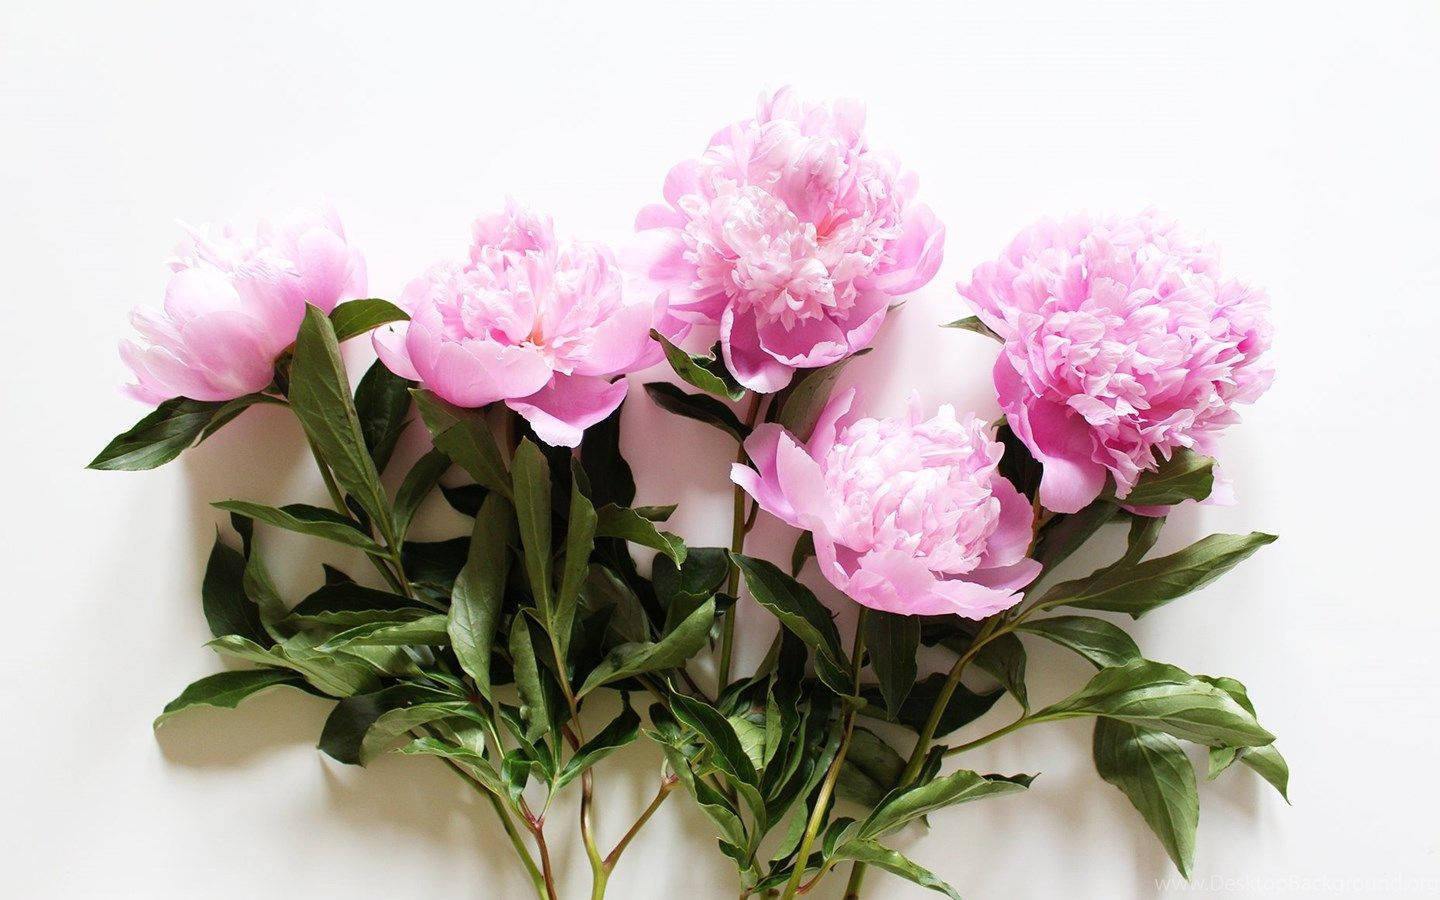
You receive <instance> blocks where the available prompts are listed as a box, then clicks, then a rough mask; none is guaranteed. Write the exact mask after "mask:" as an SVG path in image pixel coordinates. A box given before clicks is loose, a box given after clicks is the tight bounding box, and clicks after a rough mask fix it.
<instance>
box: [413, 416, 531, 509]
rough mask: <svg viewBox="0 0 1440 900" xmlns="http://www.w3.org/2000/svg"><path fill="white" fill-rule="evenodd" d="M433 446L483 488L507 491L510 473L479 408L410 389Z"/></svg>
mask: <svg viewBox="0 0 1440 900" xmlns="http://www.w3.org/2000/svg"><path fill="white" fill-rule="evenodd" d="M411 395H412V396H413V397H414V398H415V406H416V408H418V409H419V410H420V417H421V418H422V419H423V420H424V421H425V427H426V428H428V429H429V430H430V437H431V439H432V440H433V441H434V442H435V447H436V449H438V450H439V451H440V452H442V453H444V454H445V455H446V456H448V457H450V458H451V459H452V460H454V461H455V464H456V465H457V466H459V467H460V468H462V469H464V470H465V471H466V472H468V473H469V474H470V477H471V478H473V479H475V481H476V482H478V483H479V484H480V485H481V486H482V487H484V488H485V489H486V490H490V491H499V492H500V493H501V494H503V495H504V496H505V497H506V498H509V497H510V496H511V493H510V473H509V471H508V470H506V468H505V460H504V459H503V458H502V457H501V456H500V448H499V446H498V445H496V443H495V436H494V435H493V434H491V433H490V428H489V427H488V426H487V425H486V424H485V417H484V414H483V412H482V411H481V410H476V409H460V408H459V407H456V406H451V405H450V404H449V403H446V402H445V401H444V400H441V399H440V398H439V397H437V396H435V395H434V394H432V393H430V392H429V391H421V390H415V391H411Z"/></svg>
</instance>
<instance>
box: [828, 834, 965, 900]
mask: <svg viewBox="0 0 1440 900" xmlns="http://www.w3.org/2000/svg"><path fill="white" fill-rule="evenodd" d="M835 858H836V859H853V860H855V861H856V862H862V863H865V864H866V865H868V866H874V867H875V868H877V869H884V870H885V871H887V872H890V873H891V874H894V875H899V876H900V877H901V878H904V879H905V880H906V881H910V882H914V883H915V884H918V885H920V886H921V887H925V888H929V889H930V890H932V891H938V892H939V893H942V894H944V895H945V896H947V897H950V898H952V900H961V898H960V895H959V894H958V893H956V891H955V889H954V888H952V887H951V886H950V885H948V884H946V883H945V882H944V881H942V880H941V879H940V878H939V877H937V876H936V875H935V873H933V872H931V871H929V870H928V869H923V868H921V867H920V866H918V865H916V864H915V863H913V862H911V861H910V860H909V859H907V858H906V857H905V855H904V854H903V853H901V852H899V851H898V850H891V849H889V848H887V847H882V846H881V845H880V844H878V843H876V842H875V841H847V842H845V843H843V844H841V845H840V846H839V847H836V848H835Z"/></svg>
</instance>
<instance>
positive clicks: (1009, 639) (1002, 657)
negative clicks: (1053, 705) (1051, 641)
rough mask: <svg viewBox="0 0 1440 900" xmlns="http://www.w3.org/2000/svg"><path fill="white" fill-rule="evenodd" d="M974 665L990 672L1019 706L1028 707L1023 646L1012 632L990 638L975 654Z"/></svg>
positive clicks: (1028, 699)
mask: <svg viewBox="0 0 1440 900" xmlns="http://www.w3.org/2000/svg"><path fill="white" fill-rule="evenodd" d="M975 665H976V666H979V667H980V669H981V670H983V671H985V672H987V673H989V674H990V676H991V677H993V678H994V679H995V680H996V681H998V682H1000V686H1001V687H1003V688H1004V689H1005V690H1007V691H1009V692H1010V695H1011V696H1012V697H1014V698H1015V702H1017V703H1019V704H1020V706H1021V708H1023V709H1025V710H1029V709H1030V696H1029V693H1028V692H1027V691H1026V690H1025V646H1024V645H1023V644H1021V643H1020V639H1019V638H1017V637H1016V636H1015V635H1013V634H1002V635H1000V636H999V637H995V638H991V639H990V640H988V641H986V642H985V643H984V644H983V645H982V646H981V647H980V652H979V653H977V654H975Z"/></svg>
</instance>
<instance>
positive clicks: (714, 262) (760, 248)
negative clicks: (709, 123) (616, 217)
mask: <svg viewBox="0 0 1440 900" xmlns="http://www.w3.org/2000/svg"><path fill="white" fill-rule="evenodd" d="M864 125H865V112H864V109H863V108H862V107H861V106H860V105H859V104H858V103H855V102H853V101H836V102H834V103H832V104H830V105H814V104H807V103H802V102H801V101H800V100H799V99H797V98H796V96H795V95H794V94H793V93H792V92H791V91H790V90H789V89H782V90H780V91H778V92H776V93H775V94H774V95H773V96H762V97H761V99H760V103H759V108H758V110H757V112H756V115H755V118H754V119H753V120H747V121H743V122H740V123H737V124H735V125H732V126H731V127H729V128H726V129H724V130H722V131H721V132H720V133H718V134H717V135H715V137H713V138H712V139H711V140H710V146H709V147H708V148H707V149H706V151H705V153H704V154H703V155H702V156H700V157H699V158H698V159H690V160H686V161H685V162H682V163H680V164H679V165H677V166H676V167H675V168H674V169H672V170H671V171H670V174H669V176H667V177H666V179H665V191H664V193H665V203H664V204H655V205H651V206H648V207H646V208H645V209H643V210H641V211H640V214H639V216H638V217H637V218H636V222H635V227H636V230H637V231H638V232H639V235H638V238H637V241H636V243H635V245H634V246H633V247H631V248H629V252H628V255H627V264H629V265H630V266H631V267H632V268H633V269H634V270H635V271H636V272H637V273H638V274H640V275H641V276H643V277H644V278H646V279H648V280H649V281H650V282H651V283H652V284H654V285H655V286H656V287H657V288H659V289H661V290H664V291H667V292H668V294H669V305H670V310H671V312H672V313H673V314H674V315H676V316H678V317H680V318H682V319H685V320H686V321H690V322H707V323H717V324H718V325H719V326H720V340H721V347H722V349H723V352H724V354H725V361H726V364H727V365H728V366H729V367H730V370H731V371H732V372H733V373H734V374H735V377H736V378H737V379H738V380H739V381H740V383H741V384H743V385H745V386H746V387H748V388H751V389H752V390H756V391H762V392H770V391H776V390H779V389H780V388H782V387H784V386H785V385H786V384H787V383H789V381H790V378H791V377H792V376H793V374H794V372H795V370H796V369H797V368H815V367H818V366H824V365H827V364H829V363H833V362H835V361H836V360H839V359H842V358H844V357H846V356H848V355H850V354H851V353H854V352H856V351H857V350H861V349H863V348H864V347H865V346H866V345H868V344H869V343H870V341H871V339H872V338H873V337H874V336H875V332H876V331H877V330H878V329H879V328H880V325H881V323H882V322H883V321H884V319H885V313H886V310H887V309H888V307H889V305H890V303H891V302H892V300H893V298H895V297H897V296H899V295H901V294H906V293H909V292H910V291H913V290H915V289H917V288H919V287H920V286H922V285H924V284H925V283H926V282H928V281H929V280H930V279H931V278H933V277H934V275H935V271H936V270H937V269H938V268H939V266H940V258H941V251H942V247H943V244H944V237H945V229H944V228H943V227H942V226H941V225H940V223H939V222H937V221H936V220H935V216H934V215H933V214H932V213H931V212H930V209H929V207H927V206H924V205H923V204H918V203H915V202H914V197H915V191H916V185H917V180H916V178H915V176H914V175H913V174H912V173H909V172H906V171H903V170H902V169H901V168H900V165H899V163H898V161H896V160H895V159H894V158H893V157H891V156H890V155H888V154H883V153H880V152H877V151H875V150H872V149H870V147H869V144H868V142H867V141H866V139H865V134H864Z"/></svg>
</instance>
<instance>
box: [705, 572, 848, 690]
mask: <svg viewBox="0 0 1440 900" xmlns="http://www.w3.org/2000/svg"><path fill="white" fill-rule="evenodd" d="M731 559H733V560H734V561H735V564H736V565H737V566H739V567H740V572H741V573H742V574H743V575H744V576H745V585H746V586H747V587H748V588H749V589H750V595H751V596H752V597H754V598H755V602H756V603H759V604H760V605H761V606H763V607H765V608H766V609H768V610H770V612H772V613H774V615H775V617H776V618H777V619H779V620H780V624H782V625H784V626H785V627H786V628H787V629H789V630H790V631H791V632H792V633H794V635H795V636H796V637H798V638H800V640H802V641H804V642H805V644H806V645H807V646H809V647H810V648H811V649H812V650H814V651H815V670H816V673H817V674H818V675H819V676H820V680H821V681H824V682H825V684H826V686H828V687H829V688H830V689H831V690H832V691H835V692H836V693H838V694H841V695H849V694H850V692H851V690H852V685H851V683H850V676H849V674H848V672H849V669H850V661H849V659H848V658H847V657H846V654H845V651H844V650H842V649H840V632H839V631H838V630H837V629H836V628H835V623H834V621H832V620H831V618H830V611H829V610H828V609H826V608H825V606H824V604H822V603H821V602H820V601H819V599H817V598H816V596H815V594H814V593H812V592H811V590H810V589H809V588H807V587H805V585H803V584H801V583H800V582H798V581H796V580H795V579H793V578H791V577H790V576H789V575H786V574H785V573H784V572H782V571H780V569H779V568H777V567H776V566H775V564H774V563H771V562H767V561H766V560H763V559H757V558H755V557H750V556H742V555H740V554H738V553H737V554H731Z"/></svg>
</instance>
